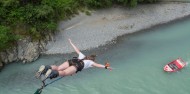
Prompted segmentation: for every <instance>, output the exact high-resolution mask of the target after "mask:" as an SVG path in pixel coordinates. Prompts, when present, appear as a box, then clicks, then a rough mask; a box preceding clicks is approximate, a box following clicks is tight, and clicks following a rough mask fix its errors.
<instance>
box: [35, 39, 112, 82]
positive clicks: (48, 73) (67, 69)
mask: <svg viewBox="0 0 190 94" xmlns="http://www.w3.org/2000/svg"><path fill="white" fill-rule="evenodd" d="M68 40H69V43H70V44H71V46H72V47H73V48H74V50H75V52H76V53H77V54H78V58H77V57H73V58H72V59H70V60H68V61H66V62H64V63H62V64H61V65H59V66H56V65H51V66H49V65H46V66H45V65H41V66H40V68H39V70H38V71H37V73H36V75H35V76H36V78H40V77H41V75H42V74H44V75H45V79H47V78H50V79H52V78H56V77H58V76H70V75H73V74H75V73H77V72H78V71H81V70H83V69H87V68H90V67H98V68H104V69H109V70H112V68H111V67H110V64H109V63H108V62H107V63H105V65H102V64H99V63H96V62H95V57H96V55H90V56H85V55H84V54H83V53H81V51H80V50H79V49H78V48H77V47H76V46H75V45H74V44H73V43H72V41H71V39H68ZM45 79H44V80H45Z"/></svg>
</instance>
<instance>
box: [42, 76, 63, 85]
mask: <svg viewBox="0 0 190 94" xmlns="http://www.w3.org/2000/svg"><path fill="white" fill-rule="evenodd" d="M62 78H63V76H62V77H59V78H57V79H55V80H53V81H51V82H49V83H47V84H45V85H44V87H46V86H47V85H50V84H52V83H54V82H56V81H58V80H60V79H62Z"/></svg>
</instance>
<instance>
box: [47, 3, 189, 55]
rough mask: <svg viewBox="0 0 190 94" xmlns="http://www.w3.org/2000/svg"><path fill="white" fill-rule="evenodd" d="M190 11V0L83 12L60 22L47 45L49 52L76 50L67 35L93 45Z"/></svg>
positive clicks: (81, 45)
mask: <svg viewBox="0 0 190 94" xmlns="http://www.w3.org/2000/svg"><path fill="white" fill-rule="evenodd" d="M188 15H190V3H159V4H144V5H138V6H137V7H136V8H126V7H118V6H117V7H112V8H109V9H104V10H98V11H94V12H93V13H92V15H91V16H87V15H84V14H80V15H79V16H76V17H74V18H72V19H71V20H69V21H63V22H61V23H60V27H59V30H60V32H59V33H58V34H57V35H56V38H55V40H56V41H55V42H50V43H49V44H48V45H47V51H46V52H45V54H62V53H70V52H73V49H72V48H71V46H70V45H69V43H68V41H67V39H68V38H71V39H72V40H73V42H74V43H75V44H76V45H77V46H78V47H79V48H80V49H81V50H86V49H91V48H95V47H98V46H100V45H105V44H107V43H110V42H112V40H114V39H115V38H117V37H118V36H121V35H124V34H128V33H133V32H136V31H140V30H142V29H146V28H150V27H152V26H155V25H158V24H163V23H167V22H170V21H173V20H175V19H179V18H182V17H185V16H188Z"/></svg>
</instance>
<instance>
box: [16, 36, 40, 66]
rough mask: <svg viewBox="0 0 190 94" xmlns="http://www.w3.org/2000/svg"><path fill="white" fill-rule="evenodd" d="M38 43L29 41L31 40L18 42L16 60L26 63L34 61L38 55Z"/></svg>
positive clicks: (26, 39)
mask: <svg viewBox="0 0 190 94" xmlns="http://www.w3.org/2000/svg"><path fill="white" fill-rule="evenodd" d="M39 44H40V43H39V42H38V41H34V42H32V41H31V38H25V39H22V40H20V41H18V59H19V60H21V61H23V63H26V62H32V61H34V60H36V59H37V58H38V57H39V55H40V50H39V49H40V48H39Z"/></svg>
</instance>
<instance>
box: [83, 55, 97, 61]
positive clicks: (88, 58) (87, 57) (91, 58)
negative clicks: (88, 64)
mask: <svg viewBox="0 0 190 94" xmlns="http://www.w3.org/2000/svg"><path fill="white" fill-rule="evenodd" d="M95 58H96V55H89V56H86V58H85V59H87V60H92V61H95Z"/></svg>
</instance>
